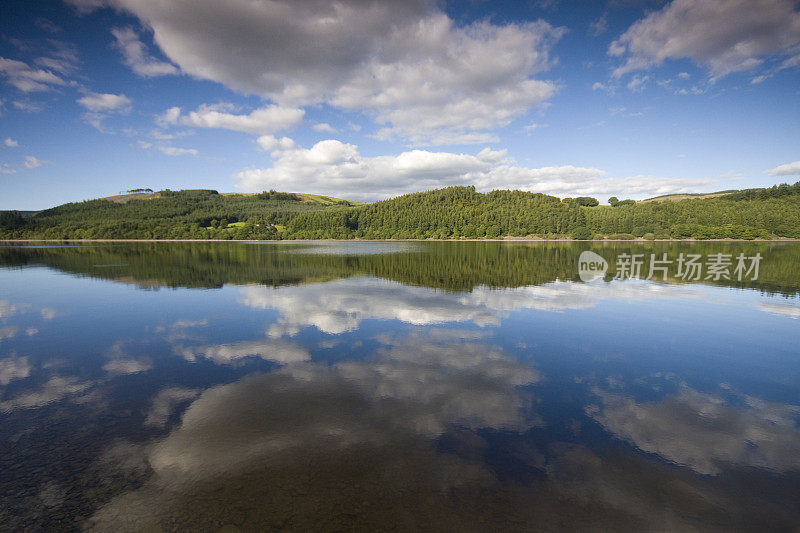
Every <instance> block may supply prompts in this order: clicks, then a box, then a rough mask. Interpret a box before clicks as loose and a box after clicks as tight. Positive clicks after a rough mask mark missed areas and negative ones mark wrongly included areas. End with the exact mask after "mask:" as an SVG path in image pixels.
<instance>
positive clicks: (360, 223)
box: [0, 183, 800, 240]
mask: <svg viewBox="0 0 800 533" xmlns="http://www.w3.org/2000/svg"><path fill="white" fill-rule="evenodd" d="M309 197H310V195H299V194H294V193H284V192H277V191H274V190H272V191H269V192H267V191H265V192H263V193H260V194H256V195H241V194H219V193H218V192H217V191H214V190H205V189H198V190H185V191H170V190H165V191H160V192H158V193H155V195H154V196H153V197H152V198H150V199H133V200H129V201H127V202H124V203H118V202H113V201H109V200H104V199H101V200H91V201H87V202H79V203H70V204H64V205H61V206H58V207H54V208H52V209H47V210H45V211H41V212H39V213H37V214H36V215H34V216H31V217H26V216H22V215H21V214H20V213H18V212H16V211H3V212H0V238H43V239H68V238H69V239H246V240H256V239H259V240H271V239H289V238H291V239H352V238H360V239H450V238H456V239H457V238H496V237H505V236H519V237H521V236H526V235H537V236H540V237H563V236H571V237H572V238H575V239H589V238H602V237H606V236H607V237H613V238H622V239H627V238H634V237H644V238H647V239H659V238H695V239H722V238H735V239H753V238H771V237H789V238H800V183H796V184H794V185H779V186H775V187H771V188H767V189H749V190H745V191H737V192H734V193H731V194H726V195H722V196H719V197H716V198H691V199H686V200H680V201H653V202H647V203H636V202H634V201H632V200H623V201H619V200H618V199H617V198H615V197H612V198H610V199H609V203H611V204H612V205H611V206H600V205H598V202H597V200H596V199H595V198H589V197H579V198H570V199H566V198H565V199H564V200H559V199H558V198H556V197H553V196H547V195H544V194H535V193H530V192H523V191H508V190H496V191H491V192H488V193H480V192H477V191H476V190H475V188H474V187H448V188H445V189H439V190H434V191H427V192H420V193H413V194H407V195H404V196H399V197H397V198H393V199H390V200H384V201H381V202H376V203H374V204H368V205H357V206H354V205H352V204H350V203H349V202H347V201H337V200H336V199H332V198H328V197H316V198H318V200H317V201H310V200H309ZM612 200H613V202H612Z"/></svg>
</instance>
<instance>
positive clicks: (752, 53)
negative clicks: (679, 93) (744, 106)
mask: <svg viewBox="0 0 800 533" xmlns="http://www.w3.org/2000/svg"><path fill="white" fill-rule="evenodd" d="M796 5H797V2H795V1H793V0H673V1H672V2H671V3H670V4H669V5H667V6H665V7H664V8H663V9H661V10H659V11H656V12H653V13H651V14H649V15H647V16H646V17H644V18H643V19H641V20H639V21H637V22H635V23H634V24H633V25H632V26H631V27H630V28H628V30H627V31H626V32H625V33H623V34H622V36H620V37H619V38H618V39H617V40H615V41H614V42H612V43H611V45H610V46H609V49H608V53H609V55H612V56H619V57H622V58H623V59H624V60H625V61H624V63H623V64H622V65H621V66H619V67H618V68H617V69H615V70H614V76H616V77H619V76H622V75H624V74H626V73H628V72H632V71H636V70H645V69H649V68H652V67H654V66H658V65H661V64H662V63H663V62H664V61H666V60H670V59H671V60H678V59H691V60H693V61H694V62H695V63H697V64H699V65H701V66H704V67H706V68H707V69H708V70H709V72H710V75H711V76H712V77H713V78H720V77H723V76H725V75H727V74H730V73H732V72H739V71H746V70H751V69H753V68H755V67H757V66H759V65H761V64H762V63H763V62H764V60H765V58H766V57H768V56H770V55H773V54H784V55H785V54H789V53H792V50H793V47H796V46H797V45H798V43H800V12H798V11H796V10H795V9H796ZM795 53H796V50H795Z"/></svg>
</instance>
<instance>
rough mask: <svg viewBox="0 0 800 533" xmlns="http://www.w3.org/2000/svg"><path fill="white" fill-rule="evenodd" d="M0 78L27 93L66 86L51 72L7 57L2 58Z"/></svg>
mask: <svg viewBox="0 0 800 533" xmlns="http://www.w3.org/2000/svg"><path fill="white" fill-rule="evenodd" d="M0 76H2V77H4V78H5V79H6V81H8V83H9V84H11V85H12V86H14V87H16V88H17V89H19V90H20V91H22V92H25V93H29V92H41V91H48V90H50V89H52V88H53V86H54V85H66V82H65V81H64V80H63V79H61V78H59V77H58V76H56V75H55V74H53V73H52V72H50V71H49V70H44V69H40V68H35V67H31V66H30V65H28V64H27V63H24V62H22V61H17V60H16V59H7V58H5V57H0Z"/></svg>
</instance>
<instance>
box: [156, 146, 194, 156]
mask: <svg viewBox="0 0 800 533" xmlns="http://www.w3.org/2000/svg"><path fill="white" fill-rule="evenodd" d="M156 150H158V151H159V152H161V153H162V154H164V155H170V156H181V155H197V154H199V153H200V152H198V151H197V150H195V149H194V148H178V147H176V146H156Z"/></svg>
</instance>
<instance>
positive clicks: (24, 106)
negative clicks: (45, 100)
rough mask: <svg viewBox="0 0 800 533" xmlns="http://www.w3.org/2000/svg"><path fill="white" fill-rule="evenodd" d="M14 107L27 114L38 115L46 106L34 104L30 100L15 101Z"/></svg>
mask: <svg viewBox="0 0 800 533" xmlns="http://www.w3.org/2000/svg"><path fill="white" fill-rule="evenodd" d="M14 107H15V108H16V109H19V110H20V111H23V112H25V113H38V112H39V111H41V110H42V109H44V106H43V105H42V104H40V103H39V102H32V101H30V100H14Z"/></svg>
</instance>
